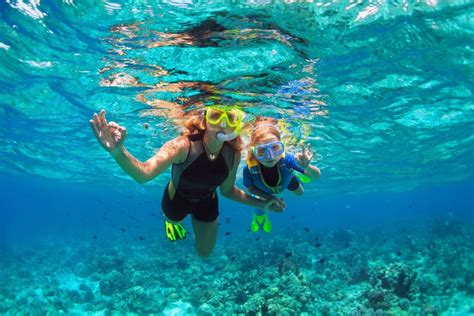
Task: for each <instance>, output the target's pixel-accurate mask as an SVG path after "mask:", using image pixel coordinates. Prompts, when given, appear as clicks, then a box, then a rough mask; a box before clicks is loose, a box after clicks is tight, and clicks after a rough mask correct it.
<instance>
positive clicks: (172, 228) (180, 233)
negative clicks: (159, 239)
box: [165, 220, 186, 241]
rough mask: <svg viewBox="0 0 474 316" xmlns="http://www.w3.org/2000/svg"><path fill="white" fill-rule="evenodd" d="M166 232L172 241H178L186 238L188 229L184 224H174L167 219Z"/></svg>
mask: <svg viewBox="0 0 474 316" xmlns="http://www.w3.org/2000/svg"><path fill="white" fill-rule="evenodd" d="M165 234H166V237H168V239H169V240H171V241H176V240H180V239H184V238H186V229H184V226H183V224H181V223H180V224H173V223H170V222H168V221H167V220H165Z"/></svg>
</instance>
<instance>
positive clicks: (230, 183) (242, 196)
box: [220, 152, 285, 212]
mask: <svg viewBox="0 0 474 316" xmlns="http://www.w3.org/2000/svg"><path fill="white" fill-rule="evenodd" d="M240 158H241V155H240V153H238V152H236V153H235V157H234V165H233V166H232V170H231V171H230V172H229V175H228V176H227V179H226V180H225V181H224V183H222V184H221V186H220V191H221V194H222V195H223V196H225V197H226V198H229V199H231V200H234V201H236V202H239V203H243V204H246V205H249V206H253V207H256V208H260V209H271V210H272V211H275V212H281V211H283V209H284V207H285V205H284V203H281V202H279V201H278V200H276V199H275V198H274V197H272V198H271V199H270V200H266V201H262V200H260V199H257V198H254V197H252V196H251V195H249V194H247V193H245V192H244V191H242V190H241V189H239V188H238V187H236V186H235V178H236V175H237V169H238V167H239V163H240Z"/></svg>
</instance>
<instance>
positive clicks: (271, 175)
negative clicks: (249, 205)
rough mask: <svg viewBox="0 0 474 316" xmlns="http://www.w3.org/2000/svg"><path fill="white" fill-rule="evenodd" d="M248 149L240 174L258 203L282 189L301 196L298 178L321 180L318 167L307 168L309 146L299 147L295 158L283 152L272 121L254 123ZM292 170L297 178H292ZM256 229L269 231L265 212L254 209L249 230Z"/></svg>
mask: <svg viewBox="0 0 474 316" xmlns="http://www.w3.org/2000/svg"><path fill="white" fill-rule="evenodd" d="M250 146H251V148H250V150H249V151H248V154H247V166H246V167H245V168H244V171H243V172H244V176H243V178H244V185H245V187H247V190H248V191H249V192H250V193H252V194H254V195H256V196H258V197H260V198H262V199H268V200H272V199H274V198H275V197H274V194H277V193H281V192H282V191H284V190H285V189H288V190H290V191H292V192H293V193H294V194H295V195H302V194H303V192H304V191H303V186H302V185H301V183H300V181H299V180H298V178H299V179H300V180H301V181H302V182H304V183H307V182H309V181H311V180H312V179H318V178H319V177H320V176H321V171H320V170H319V169H318V167H316V166H312V165H310V164H309V163H310V162H311V160H312V158H313V154H312V153H311V151H310V147H309V144H308V148H305V147H304V145H302V150H301V153H298V154H297V155H296V156H293V155H291V154H290V153H287V152H285V147H284V145H283V143H282V141H281V137H280V131H279V129H278V126H277V121H275V120H272V119H268V118H267V119H262V118H260V119H258V120H257V121H256V122H255V123H254V129H253V131H252V134H251V136H250ZM293 170H294V171H297V172H298V173H299V174H297V175H295V174H293ZM297 177H298V178H297ZM260 226H262V227H263V230H264V231H265V232H267V233H269V232H270V231H271V230H272V225H271V222H270V218H269V217H268V212H267V211H266V210H264V209H259V208H256V209H255V211H254V215H253V218H252V223H251V225H250V229H251V230H252V231H253V232H254V233H255V232H257V231H258V230H259V229H260Z"/></svg>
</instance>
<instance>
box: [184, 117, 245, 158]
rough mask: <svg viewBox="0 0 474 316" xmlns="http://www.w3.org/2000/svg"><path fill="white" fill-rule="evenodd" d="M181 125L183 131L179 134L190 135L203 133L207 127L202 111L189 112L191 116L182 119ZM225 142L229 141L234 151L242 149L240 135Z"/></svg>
mask: <svg viewBox="0 0 474 316" xmlns="http://www.w3.org/2000/svg"><path fill="white" fill-rule="evenodd" d="M183 127H184V131H183V132H181V136H190V135H193V134H202V135H204V133H205V132H206V129H207V126H206V119H205V115H204V114H202V113H193V114H191V117H190V118H188V119H187V120H185V121H184V123H183ZM227 143H229V145H231V146H232V148H233V149H234V150H235V151H237V152H241V151H242V144H243V143H242V139H241V138H240V136H238V137H237V138H236V139H234V140H231V141H229V142H227Z"/></svg>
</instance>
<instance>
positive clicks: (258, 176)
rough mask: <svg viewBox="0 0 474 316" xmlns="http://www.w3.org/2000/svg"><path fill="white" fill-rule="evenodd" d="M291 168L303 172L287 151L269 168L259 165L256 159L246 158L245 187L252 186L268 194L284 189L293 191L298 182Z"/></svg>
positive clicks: (296, 187) (298, 184)
mask: <svg viewBox="0 0 474 316" xmlns="http://www.w3.org/2000/svg"><path fill="white" fill-rule="evenodd" d="M293 170H296V171H298V172H300V173H303V174H304V169H303V168H302V167H301V166H299V165H298V163H297V162H296V160H295V157H294V156H293V155H291V154H289V153H285V154H283V158H281V159H280V160H279V161H278V163H277V164H276V165H275V166H273V167H271V168H267V167H265V166H263V165H261V164H260V163H258V161H257V160H247V166H246V167H245V168H244V185H245V186H246V187H247V188H248V187H251V186H254V187H256V188H257V189H259V190H261V191H263V192H265V193H268V194H276V193H280V192H282V191H283V190H284V189H288V190H290V191H294V190H296V189H298V187H299V186H300V182H299V180H298V179H297V178H296V177H295V175H294V174H293Z"/></svg>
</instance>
